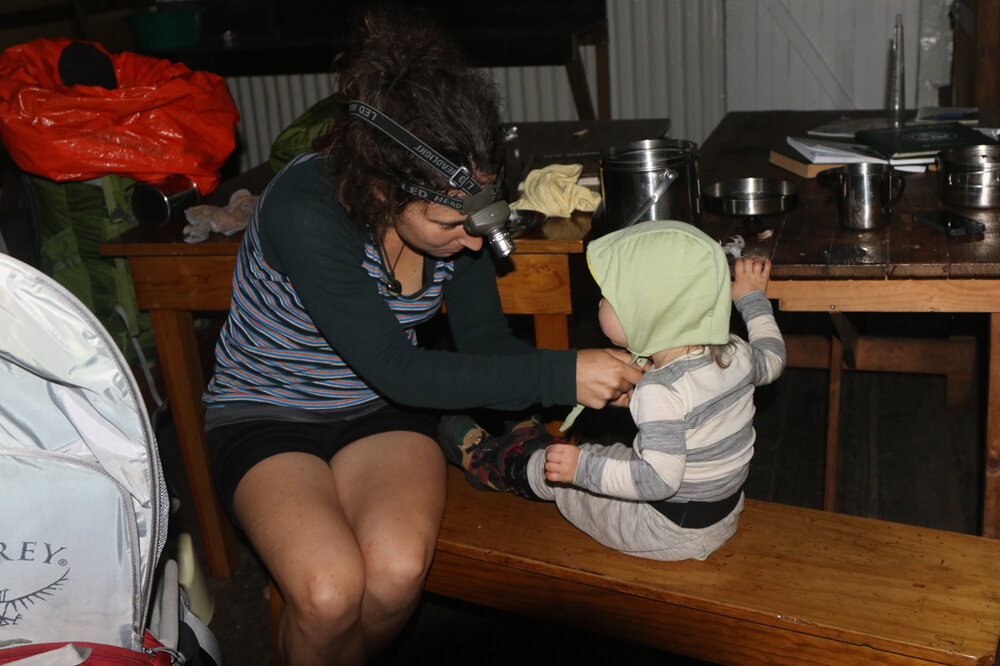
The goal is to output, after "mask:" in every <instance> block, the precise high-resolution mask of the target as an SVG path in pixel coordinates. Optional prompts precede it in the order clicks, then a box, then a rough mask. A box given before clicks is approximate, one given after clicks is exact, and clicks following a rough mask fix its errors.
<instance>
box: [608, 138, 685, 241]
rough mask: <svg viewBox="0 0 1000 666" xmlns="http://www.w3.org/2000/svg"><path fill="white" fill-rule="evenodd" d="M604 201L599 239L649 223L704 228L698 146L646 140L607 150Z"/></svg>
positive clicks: (677, 142) (669, 140)
mask: <svg viewBox="0 0 1000 666" xmlns="http://www.w3.org/2000/svg"><path fill="white" fill-rule="evenodd" d="M601 196H602V201H601V205H602V208H603V210H602V212H601V215H599V216H597V215H595V219H594V225H595V228H594V233H595V234H597V235H600V234H603V233H607V232H609V231H614V230H616V229H621V228H623V227H627V226H631V225H633V224H636V223H639V222H645V221H648V220H680V221H681V222H689V223H691V224H694V225H698V224H700V222H701V186H700V184H699V182H698V144H696V143H694V142H692V141H685V140H681V139H643V140H642V141H634V142H631V143H626V144H621V145H618V146H612V147H610V148H607V149H605V150H603V151H602V152H601Z"/></svg>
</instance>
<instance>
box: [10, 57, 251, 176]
mask: <svg viewBox="0 0 1000 666" xmlns="http://www.w3.org/2000/svg"><path fill="white" fill-rule="evenodd" d="M68 44H70V40H68V39H62V38H60V39H54V40H49V39H36V40H34V41H31V42H27V43H25V44H19V45H17V46H12V47H10V48H8V49H6V50H5V51H4V52H3V53H2V54H0V139H2V140H3V143H4V145H5V146H6V148H7V152H9V153H10V155H11V157H13V159H14V161H15V162H16V163H17V165H18V166H19V167H20V168H21V169H23V170H25V171H27V172H29V173H33V174H37V175H40V176H44V177H46V178H51V179H52V180H56V181H60V182H61V181H68V180H89V179H91V178H98V177H100V176H104V175H107V174H109V173H115V174H120V175H123V176H128V177H130V178H134V179H136V180H141V181H151V180H158V179H160V178H163V177H165V176H168V175H171V174H183V175H186V176H190V177H191V179H192V180H194V182H195V183H196V184H197V185H198V189H199V190H200V191H201V193H202V194H207V193H208V192H210V191H212V190H213V189H215V187H216V186H217V185H218V183H219V175H218V169H219V168H220V167H221V166H222V164H223V162H224V161H225V160H226V158H227V157H229V155H230V153H232V151H233V148H234V147H235V145H236V139H235V130H236V123H237V122H239V112H238V111H237V109H236V105H235V103H234V102H233V99H232V96H231V95H230V94H229V90H228V88H227V87H226V83H225V81H224V80H223V79H222V77H220V76H218V75H216V74H212V73H210V72H196V71H192V70H191V69H190V68H188V67H187V66H186V65H183V64H181V63H171V62H170V61H169V60H160V59H157V58H150V57H147V56H142V55H138V54H136V53H130V52H123V53H119V54H110V53H109V54H108V55H109V56H110V58H111V61H112V63H113V65H114V69H115V75H116V77H117V79H118V88H117V89H115V90H107V89H105V88H102V87H100V86H85V85H75V86H64V85H63V84H62V82H61V79H60V76H59V70H58V63H59V55H60V53H61V52H62V50H63V48H65V47H66V46H67V45H68ZM93 46H95V47H97V48H98V49H100V50H102V51H104V52H105V53H107V51H105V50H104V48H103V47H101V46H100V45H99V44H93Z"/></svg>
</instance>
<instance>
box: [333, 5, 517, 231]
mask: <svg viewBox="0 0 1000 666" xmlns="http://www.w3.org/2000/svg"><path fill="white" fill-rule="evenodd" d="M334 73H335V74H336V75H337V76H338V83H339V85H338V95H339V97H340V98H341V100H342V101H343V102H345V103H346V102H348V101H350V100H360V101H362V102H365V103H366V104H369V105H370V106H373V107H375V108H376V109H378V110H379V111H381V112H382V113H383V114H384V115H386V116H388V117H389V118H391V119H393V120H394V121H396V122H397V123H398V124H400V125H402V126H403V127H405V128H406V129H407V130H409V131H410V132H411V133H412V134H413V135H414V136H416V137H417V138H419V139H420V140H421V141H423V142H424V143H426V144H427V145H429V146H430V147H431V148H433V149H434V150H436V151H437V152H438V153H440V154H441V155H443V156H444V157H445V158H447V159H448V160H449V161H450V162H452V163H453V164H455V165H457V166H465V167H466V168H468V169H469V170H470V171H471V172H472V174H473V175H474V177H475V178H476V180H477V181H479V183H480V185H487V184H488V183H490V182H492V181H493V179H494V178H496V177H497V176H498V174H499V173H500V172H501V167H502V165H503V162H504V152H503V133H502V129H501V124H500V111H499V102H498V96H497V93H496V89H495V86H494V84H493V83H492V81H491V80H490V79H488V78H487V77H486V76H484V75H483V74H482V73H481V72H479V71H477V70H476V69H474V68H472V67H470V66H469V65H468V64H467V63H466V62H465V58H464V57H463V56H462V55H461V54H460V52H459V51H458V49H457V48H456V47H455V46H454V45H453V44H452V42H451V41H450V40H448V39H447V38H446V37H445V36H444V34H443V33H442V32H441V31H440V30H439V29H438V28H437V27H436V26H435V25H434V23H432V22H431V21H430V20H429V19H428V18H427V17H426V16H425V15H423V14H419V13H416V12H414V11H412V10H406V9H403V8H400V7H398V6H396V7H393V8H391V9H387V8H385V7H383V8H381V9H378V10H369V11H368V12H366V13H365V14H364V16H363V17H362V18H361V21H360V23H359V24H358V26H357V27H356V28H355V30H354V31H353V32H352V37H351V40H350V42H349V44H348V46H347V48H346V49H345V50H344V51H343V52H342V53H341V54H340V55H338V57H337V59H336V61H335V62H334ZM321 149H322V150H323V152H325V153H326V154H328V155H330V156H331V157H332V158H333V160H332V161H333V169H334V176H335V177H336V178H338V179H339V181H340V188H339V192H338V196H339V200H340V202H341V203H342V204H343V205H344V206H345V208H346V209H347V210H348V212H349V213H350V214H351V216H352V217H353V218H354V219H355V220H356V221H357V222H358V223H360V224H362V225H364V226H369V227H372V228H374V229H376V230H379V229H381V228H383V225H385V224H386V223H388V222H389V221H390V220H394V219H396V217H397V216H398V215H399V214H400V213H401V212H402V211H403V209H404V208H405V207H406V206H407V205H408V204H409V203H411V202H413V201H416V200H417V199H416V198H415V197H414V196H413V195H411V194H409V193H407V192H405V191H403V190H401V189H400V187H399V185H400V183H403V182H408V183H413V184H415V185H420V186H423V187H427V188H429V189H432V190H436V191H438V192H444V193H447V192H449V190H453V189H454V188H452V187H451V186H450V185H449V184H448V179H447V178H446V177H444V176H443V175H442V174H440V173H439V172H437V171H435V170H434V169H433V168H431V167H430V166H429V165H428V164H427V163H426V162H424V161H423V160H421V159H420V158H418V157H416V156H415V155H413V154H412V153H411V152H409V151H408V150H407V149H406V148H404V147H403V146H401V145H400V144H398V143H396V141H394V140H393V139H392V138H390V137H389V136H388V135H386V134H384V133H383V132H382V131H380V130H379V129H377V128H375V127H373V126H372V125H370V124H369V123H368V122H367V121H365V120H363V119H362V118H360V117H358V116H354V115H350V114H347V113H345V114H344V115H342V116H341V117H340V118H338V119H337V122H336V123H335V124H334V126H333V128H332V130H331V132H330V134H329V135H328V136H327V137H325V138H324V139H323V140H322V142H321Z"/></svg>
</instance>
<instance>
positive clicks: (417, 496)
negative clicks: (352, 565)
mask: <svg viewBox="0 0 1000 666" xmlns="http://www.w3.org/2000/svg"><path fill="white" fill-rule="evenodd" d="M331 469H332V471H333V474H334V478H335V479H336V481H337V483H336V486H337V492H338V494H339V495H340V499H341V505H342V506H343V507H344V513H345V515H346V516H347V520H348V522H349V523H350V524H351V526H352V527H353V528H354V534H355V538H356V540H357V543H358V546H359V548H360V550H361V553H362V557H363V559H364V562H365V596H364V601H363V604H362V608H361V624H362V628H363V632H364V636H365V645H366V647H367V649H368V655H369V656H372V655H374V654H375V653H376V652H378V651H379V650H381V649H383V648H384V647H386V645H387V644H388V643H389V641H391V640H392V638H393V637H395V635H396V634H397V633H398V632H399V630H400V629H401V628H402V627H403V625H404V624H405V623H406V621H407V619H409V617H410V615H411V614H412V613H413V610H414V608H415V607H416V605H417V602H418V600H419V598H420V593H421V591H422V590H423V585H424V579H425V578H426V577H427V570H428V569H429V568H430V565H431V560H432V559H433V557H434V548H435V545H436V543H437V535H438V530H439V529H440V527H441V517H442V515H443V514H444V504H445V485H446V474H447V466H446V464H445V460H444V456H443V455H442V453H441V450H440V448H439V447H438V445H437V443H436V442H434V440H432V439H430V438H428V437H425V436H423V435H418V434H416V433H411V432H388V433H382V434H380V435H375V436H372V437H369V438H367V439H365V440H361V441H359V442H357V444H356V445H352V446H350V447H348V448H346V449H344V450H342V451H341V452H340V453H338V454H337V456H335V457H334V459H333V462H332V463H331ZM372 480H376V481H375V483H374V484H373V483H371V481H372Z"/></svg>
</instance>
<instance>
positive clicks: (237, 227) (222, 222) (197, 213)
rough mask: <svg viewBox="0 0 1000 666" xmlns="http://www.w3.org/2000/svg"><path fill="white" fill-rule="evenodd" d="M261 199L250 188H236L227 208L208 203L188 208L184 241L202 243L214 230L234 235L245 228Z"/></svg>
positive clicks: (185, 213) (185, 212) (185, 211)
mask: <svg viewBox="0 0 1000 666" xmlns="http://www.w3.org/2000/svg"><path fill="white" fill-rule="evenodd" d="M259 200H260V196H259V195H256V194H250V190H236V191H235V192H233V193H232V194H231V195H230V197H229V204H228V205H227V206H226V207H225V208H222V207H220V206H208V205H202V206H191V207H189V208H186V209H185V210H184V217H186V218H187V221H188V223H189V224H188V225H187V226H186V227H184V242H186V243H200V242H202V241H203V240H205V239H206V238H208V235H209V233H211V232H213V231H217V232H219V233H221V234H225V235H226V236H232V235H233V234H235V233H236V232H237V231H241V230H243V229H245V228H246V226H247V224H248V223H249V222H250V215H251V214H252V213H253V209H254V206H256V205H257V201H259Z"/></svg>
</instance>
